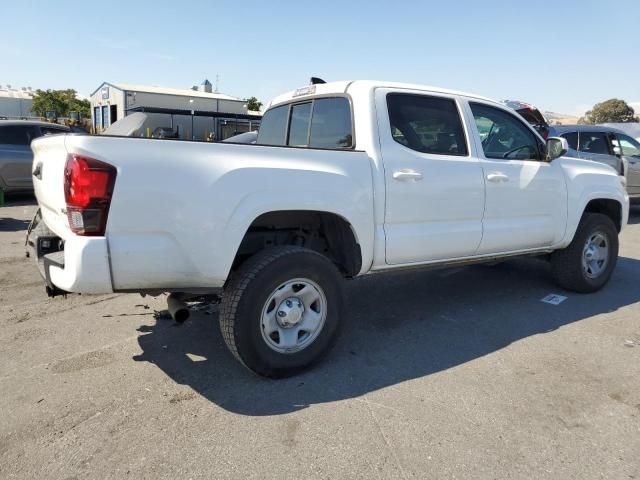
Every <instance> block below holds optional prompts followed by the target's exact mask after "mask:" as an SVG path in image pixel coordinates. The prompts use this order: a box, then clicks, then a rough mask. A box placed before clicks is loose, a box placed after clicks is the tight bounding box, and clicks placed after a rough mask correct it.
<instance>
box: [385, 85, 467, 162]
mask: <svg viewBox="0 0 640 480" xmlns="http://www.w3.org/2000/svg"><path fill="white" fill-rule="evenodd" d="M387 108H388V109H389V122H390V124H391V136H392V137H393V139H394V140H395V141H396V142H398V143H400V144H401V145H404V146H405V147H408V148H411V149H412V150H416V151H418V152H422V153H432V154H437V155H461V156H464V155H467V152H468V150H467V143H466V140H465V136H464V130H463V128H462V121H461V120H460V114H459V113H458V108H457V106H456V102H455V100H453V99H450V98H441V97H430V96H426V95H414V94H406V93H390V94H388V95H387Z"/></svg>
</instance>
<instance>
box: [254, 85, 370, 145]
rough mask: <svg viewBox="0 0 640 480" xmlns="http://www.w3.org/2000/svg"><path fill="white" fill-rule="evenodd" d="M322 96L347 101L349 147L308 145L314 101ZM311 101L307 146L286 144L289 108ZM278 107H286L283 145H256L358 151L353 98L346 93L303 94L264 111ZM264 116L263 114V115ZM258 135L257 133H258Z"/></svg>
mask: <svg viewBox="0 0 640 480" xmlns="http://www.w3.org/2000/svg"><path fill="white" fill-rule="evenodd" d="M323 98H346V99H347V102H349V113H350V115H351V146H349V147H341V148H326V147H311V146H309V145H308V143H309V140H310V139H311V124H312V123H313V112H314V110H315V101H316V100H318V99H323ZM309 102H311V117H310V119H309V131H308V133H307V146H297V145H288V143H289V130H290V128H291V109H292V108H293V106H295V105H299V104H301V103H309ZM278 107H287V121H286V126H285V135H284V144H283V145H263V144H261V143H256V145H257V146H261V147H285V148H306V149H309V150H329V151H338V152H343V151H359V150H356V145H357V140H356V128H355V114H354V111H353V100H352V98H351V95H349V94H346V93H324V94H319V95H314V96H305V97H303V98H296V99H294V100H290V101H288V102H282V103H278V104H276V105H271V106H270V107H269V108H268V109H267V110H266V111H265V113H267V112H268V111H269V110H271V109H274V108H278ZM263 117H264V115H263ZM258 135H259V134H258Z"/></svg>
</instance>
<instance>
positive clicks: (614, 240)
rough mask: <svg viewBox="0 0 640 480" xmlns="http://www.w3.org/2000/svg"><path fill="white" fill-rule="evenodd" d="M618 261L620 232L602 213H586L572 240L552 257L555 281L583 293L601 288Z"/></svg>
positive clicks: (568, 288)
mask: <svg viewBox="0 0 640 480" xmlns="http://www.w3.org/2000/svg"><path fill="white" fill-rule="evenodd" d="M617 259H618V231H617V229H616V226H615V224H614V223H613V221H612V220H611V218H609V217H608V216H606V215H603V214H601V213H585V214H584V215H583V217H582V219H581V220H580V224H579V225H578V229H577V231H576V234H575V236H574V238H573V241H572V242H571V243H570V244H569V245H568V246H567V248H565V249H563V250H558V251H556V252H554V253H553V254H551V269H552V273H553V276H554V278H555V280H556V282H557V283H558V284H559V285H560V286H562V287H564V288H566V289H567V290H573V291H575V292H580V293H589V292H595V291H597V290H599V289H601V288H602V287H603V286H604V285H605V284H606V283H607V282H608V281H609V278H610V277H611V274H612V273H613V270H614V268H615V266H616V262H617Z"/></svg>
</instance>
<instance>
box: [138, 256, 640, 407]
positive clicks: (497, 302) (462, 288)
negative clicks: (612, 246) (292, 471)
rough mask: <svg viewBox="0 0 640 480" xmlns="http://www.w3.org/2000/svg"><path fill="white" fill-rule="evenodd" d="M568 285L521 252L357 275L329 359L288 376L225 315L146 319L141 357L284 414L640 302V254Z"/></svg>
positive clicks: (201, 389) (225, 399)
mask: <svg viewBox="0 0 640 480" xmlns="http://www.w3.org/2000/svg"><path fill="white" fill-rule="evenodd" d="M552 292H553V293H562V290H559V289H558V287H555V286H554V284H553V283H551V281H550V274H549V266H548V264H547V263H546V262H544V261H542V260H537V259H520V260H514V261H510V262H506V263H503V264H500V265H498V266H495V267H491V268H490V267H484V266H472V267H465V268H459V269H454V270H441V271H414V272H408V273H407V272H404V273H391V274H386V275H372V276H368V277H364V278H360V279H356V280H353V281H350V282H348V285H347V287H346V298H347V308H346V315H345V317H346V318H345V321H346V325H345V328H344V329H343V331H342V335H341V339H340V341H339V342H338V345H337V346H336V348H335V349H334V350H333V351H332V352H331V354H330V355H329V357H328V358H327V360H325V361H324V362H323V363H321V364H320V365H318V366H317V367H315V368H314V369H312V370H310V371H309V372H306V373H304V374H302V375H299V376H296V377H293V378H290V379H285V380H277V381H272V380H266V379H262V378H258V377H256V376H254V375H252V374H251V373H249V372H248V371H247V370H245V369H244V368H243V367H241V366H240V365H239V364H238V363H237V362H236V361H235V360H234V359H233V358H232V356H231V354H229V352H228V351H227V349H226V347H225V345H224V342H223V340H222V337H221V335H220V332H219V329H218V324H217V313H214V314H213V315H209V316H206V315H204V314H202V313H199V314H196V315H194V316H193V318H192V319H191V320H189V321H187V322H186V323H185V324H184V325H182V326H176V325H175V324H174V323H173V322H172V321H171V320H158V321H157V323H156V325H154V326H151V327H149V326H144V327H141V329H140V331H141V332H144V333H146V334H143V335H141V336H140V337H139V339H138V341H139V343H140V346H141V347H142V350H143V353H142V354H141V355H140V356H138V357H136V358H135V359H136V360H139V361H148V362H152V363H154V364H155V365H157V366H158V368H160V369H162V370H163V371H164V372H165V373H166V374H167V375H168V376H169V377H171V378H172V379H173V380H175V381H176V382H178V383H180V384H185V385H189V386H190V387H191V388H193V389H194V390H195V391H197V392H198V393H200V394H201V395H203V396H204V397H205V398H207V399H209V400H210V401H212V402H214V403H216V404H218V405H219V406H221V407H223V408H225V409H227V410H229V411H232V412H236V413H239V414H244V415H277V414H285V413H289V412H292V411H295V410H298V409H301V408H305V407H306V406H308V405H311V404H318V403H324V402H333V401H336V400H342V399H346V398H352V397H358V396H361V395H363V394H366V393H368V392H371V391H374V390H377V389H380V388H384V387H387V386H390V385H395V384H398V383H400V382H404V381H406V380H410V379H414V378H419V377H424V376H425V375H430V374H433V373H435V372H440V371H443V370H446V369H449V368H451V367H455V366H456V365H460V364H463V363H465V362H469V361H473V360H474V359H477V358H479V357H482V356H484V355H487V354H490V353H492V352H495V351H497V350H499V349H502V348H503V347H505V346H507V345H509V344H511V343H513V342H516V341H518V340H521V339H523V338H526V337H529V336H531V335H538V334H545V333H547V332H551V331H553V330H555V329H558V328H561V327H562V326H564V325H567V324H570V323H572V322H576V321H580V320H583V319H586V318H589V317H592V316H594V315H597V314H600V313H604V312H611V311H614V310H616V309H619V308H621V307H624V306H626V305H630V304H633V303H636V302H638V301H640V261H638V260H635V259H630V258H620V259H619V263H618V267H617V269H616V271H615V273H614V276H613V278H612V279H611V282H610V283H609V284H608V285H607V286H606V287H605V288H604V289H603V290H602V291H600V292H598V293H595V294H591V295H579V294H572V293H565V294H566V295H567V296H568V297H569V298H568V300H566V301H565V302H564V303H562V304H561V305H559V306H551V305H547V304H544V303H541V302H540V299H541V298H543V297H544V296H546V295H547V294H549V293H552Z"/></svg>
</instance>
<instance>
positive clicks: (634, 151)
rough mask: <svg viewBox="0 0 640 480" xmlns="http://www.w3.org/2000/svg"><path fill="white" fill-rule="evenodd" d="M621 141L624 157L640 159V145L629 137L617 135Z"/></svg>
mask: <svg viewBox="0 0 640 480" xmlns="http://www.w3.org/2000/svg"><path fill="white" fill-rule="evenodd" d="M616 135H617V137H618V140H619V141H620V148H621V149H622V155H624V156H625V157H636V158H640V143H638V142H637V141H636V140H634V139H633V138H631V137H629V136H628V135H622V134H620V133H618V134H616Z"/></svg>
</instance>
